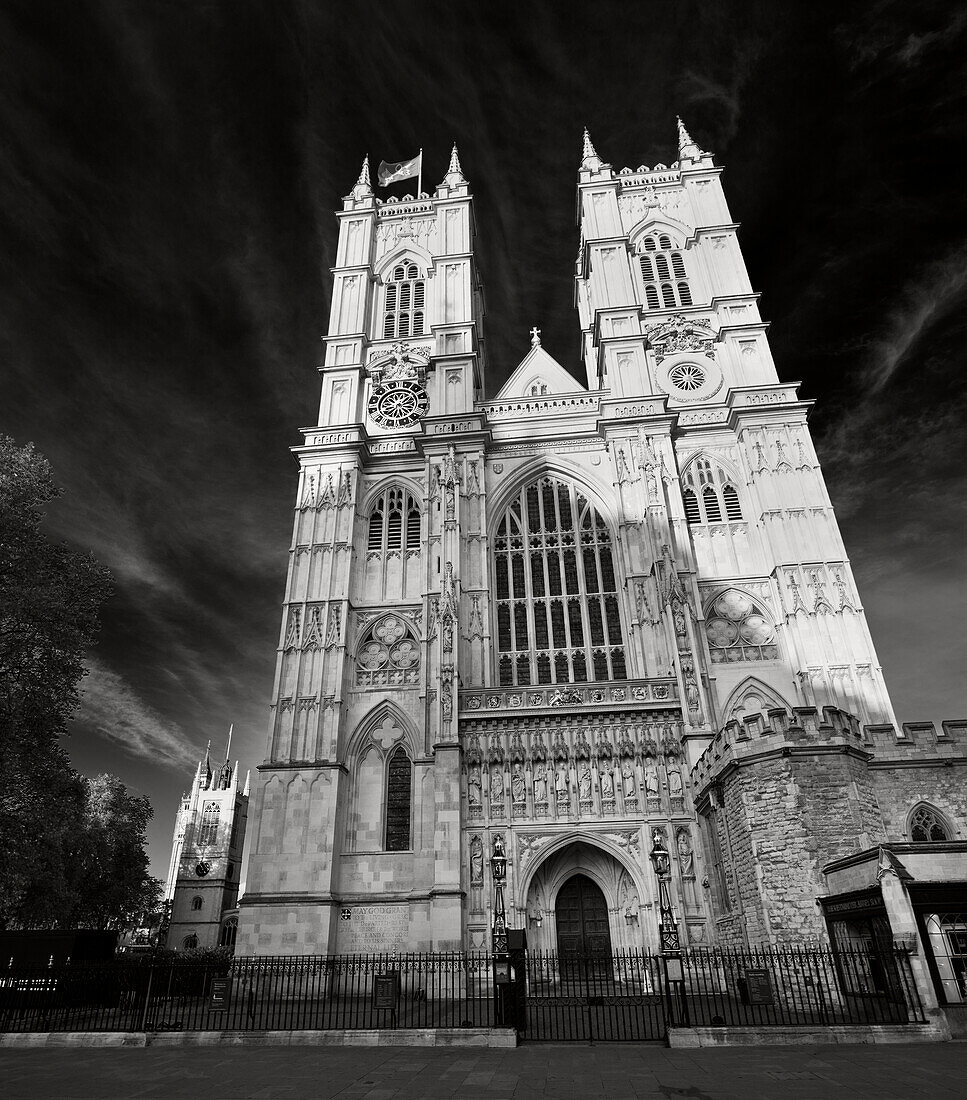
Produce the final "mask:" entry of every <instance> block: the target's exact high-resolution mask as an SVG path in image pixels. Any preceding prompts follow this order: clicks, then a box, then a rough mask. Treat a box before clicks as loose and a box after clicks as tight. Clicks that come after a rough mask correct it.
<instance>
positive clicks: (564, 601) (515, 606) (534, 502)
mask: <svg viewBox="0 0 967 1100" xmlns="http://www.w3.org/2000/svg"><path fill="white" fill-rule="evenodd" d="M493 569H494V592H495V594H496V617H497V631H496V636H497V654H498V655H497V671H498V679H499V682H500V683H501V684H552V683H554V684H557V683H576V682H582V681H587V680H612V679H614V680H623V679H625V678H626V677H627V670H626V666H625V652H624V639H623V636H622V629H621V615H620V610H619V604H618V587H617V580H616V577H615V569H614V559H613V556H612V538H611V532H610V530H609V529H608V525H607V524H606V523H605V521H604V519H603V518H602V517H601V516H600V515H599V514H598V512H597V511H596V510H595V508H594V507H593V506H592V505H591V503H590V502H589V501H588V500H587V498H586V497H585V496H584V495H583V494H582V493H580V492H579V491H578V490H577V489H576V488H575V487H574V486H573V485H571V484H569V483H567V482H564V481H561V480H559V479H558V478H554V477H541V478H540V479H538V480H537V481H534V482H532V483H531V484H530V485H527V486H525V487H523V488H522V489H521V490H520V492H519V494H518V495H517V496H516V497H515V498H514V500H513V501H512V502H511V503H510V504H509V505H508V507H507V508H506V510H505V512H504V515H503V517H502V519H501V521H500V523H499V525H498V527H497V534H496V538H495V540H494V558H493Z"/></svg>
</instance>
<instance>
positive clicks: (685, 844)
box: [675, 829, 695, 878]
mask: <svg viewBox="0 0 967 1100" xmlns="http://www.w3.org/2000/svg"><path fill="white" fill-rule="evenodd" d="M675 842H676V844H677V845H678V865H679V867H680V868H681V871H682V878H689V877H691V876H692V875H694V874H695V855H694V853H693V852H692V838H691V837H690V836H689V835H688V830H687V829H679V830H678V833H677V834H676V836H675Z"/></svg>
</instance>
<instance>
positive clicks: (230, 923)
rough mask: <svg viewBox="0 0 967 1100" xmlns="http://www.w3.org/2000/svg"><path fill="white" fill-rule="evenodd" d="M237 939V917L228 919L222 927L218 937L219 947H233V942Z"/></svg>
mask: <svg viewBox="0 0 967 1100" xmlns="http://www.w3.org/2000/svg"><path fill="white" fill-rule="evenodd" d="M237 938H238V917H229V918H228V920H227V921H225V923H224V924H223V925H222V930H221V933H220V934H219V937H218V946H219V947H234V946H235V941H236V939H237Z"/></svg>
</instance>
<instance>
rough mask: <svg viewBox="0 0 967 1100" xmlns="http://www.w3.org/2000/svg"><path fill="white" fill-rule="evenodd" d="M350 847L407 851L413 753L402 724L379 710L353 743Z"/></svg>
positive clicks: (387, 710)
mask: <svg viewBox="0 0 967 1100" xmlns="http://www.w3.org/2000/svg"><path fill="white" fill-rule="evenodd" d="M351 758H352V759H353V761H354V763H353V771H354V773H355V775H354V778H355V782H354V784H353V792H354V794H353V806H352V811H351V813H350V834H351V835H350V847H351V848H352V849H353V850H354V851H357V852H406V851H410V850H411V849H412V848H413V747H412V743H411V739H410V738H409V737H408V735H407V730H406V729H405V727H404V725H403V721H402V719H401V718H400V717H399V715H398V714H396V713H394V711H393V710H392V709H390V708H386V707H383V708H381V709H380V710H379V711H378V712H377V714H376V715H375V716H374V717H373V718H372V719H371V720H370V722H369V723H368V724H367V725H366V726H365V727H364V729H363V732H362V733H361V735H360V736H358V737H357V738H356V742H355V745H354V746H353V750H352V752H351Z"/></svg>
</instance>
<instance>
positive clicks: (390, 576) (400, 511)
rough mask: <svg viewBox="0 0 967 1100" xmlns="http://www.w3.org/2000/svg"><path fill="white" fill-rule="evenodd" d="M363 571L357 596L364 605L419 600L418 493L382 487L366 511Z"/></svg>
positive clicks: (358, 573)
mask: <svg viewBox="0 0 967 1100" xmlns="http://www.w3.org/2000/svg"><path fill="white" fill-rule="evenodd" d="M362 511H363V516H364V522H365V529H364V532H365V533H364V535H363V538H364V539H365V544H364V545H365V562H366V567H365V569H364V570H357V571H356V577H355V578H354V579H355V581H356V586H355V592H354V596H355V597H357V598H359V599H361V600H363V601H365V602H367V603H368V602H377V601H384V600H386V599H419V598H420V595H421V584H422V576H421V568H420V562H421V556H422V541H421V534H422V514H421V511H420V504H419V501H418V499H417V495H416V493H415V492H414V491H413V490H412V489H410V488H408V487H406V486H404V485H400V484H398V483H389V484H386V485H384V486H381V487H380V488H379V489H378V490H377V492H375V493H374V494H372V495H371V496H370V497H369V499H368V501H367V502H366V503H365V504H364V507H363V510H362Z"/></svg>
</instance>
